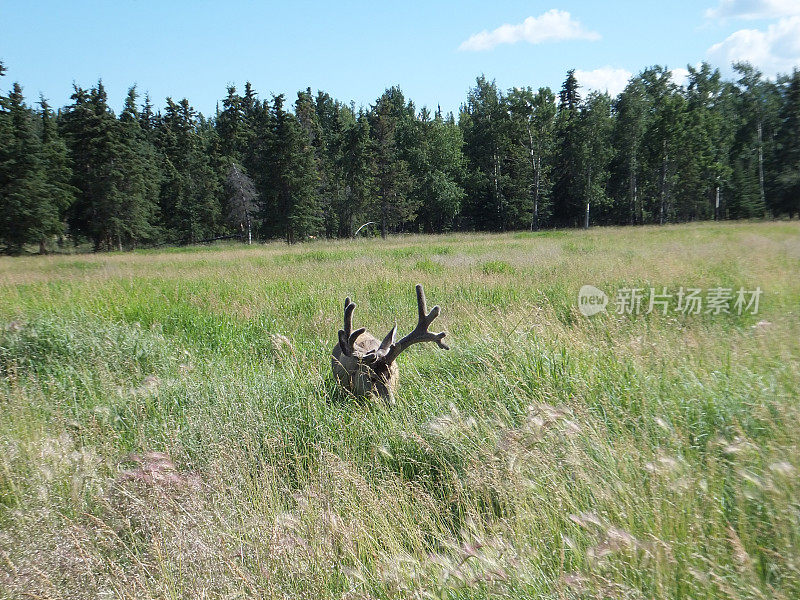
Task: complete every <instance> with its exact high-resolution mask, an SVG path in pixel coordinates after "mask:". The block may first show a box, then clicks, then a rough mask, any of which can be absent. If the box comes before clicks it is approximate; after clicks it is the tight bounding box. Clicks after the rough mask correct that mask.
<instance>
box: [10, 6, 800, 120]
mask: <svg viewBox="0 0 800 600" xmlns="http://www.w3.org/2000/svg"><path fill="white" fill-rule="evenodd" d="M526 19H527V21H526ZM704 59H705V60H709V61H711V62H712V63H714V64H717V65H719V66H720V67H724V66H725V65H726V64H727V63H728V61H730V60H732V59H749V60H750V61H751V62H753V63H755V64H756V65H757V66H759V67H760V68H761V69H762V70H763V71H764V72H765V73H767V74H768V75H774V73H776V72H787V71H790V70H791V68H792V67H793V66H800V1H799V0H701V1H700V2H698V1H684V0H677V1H671V2H663V3H656V2H647V1H641V0H640V1H624V2H597V1H594V2H591V1H583V2H579V1H572V2H570V1H559V0H551V1H548V2H531V1H527V2H516V1H510V2H491V1H490V0H482V1H480V2H473V1H469V2H454V1H448V2H412V1H407V2H385V3H382V2H347V1H337V2H299V1H298V2H291V3H289V2H281V3H277V2H276V3H272V2H254V1H250V2H245V1H239V0H229V1H227V2H219V1H218V2H200V1H198V2H183V1H179V0H166V1H163V0H162V1H161V2H151V1H147V0H137V1H132V0H116V1H107V2H100V1H94V2H88V1H81V0H73V1H71V2H64V1H63V0H62V1H58V2H57V1H36V0H29V1H25V2H18V1H10V0H0V60H2V61H3V62H4V63H5V65H6V67H7V68H8V73H7V77H6V78H4V80H3V81H2V82H1V83H0V88H2V89H4V90H5V89H8V88H9V87H10V85H11V82H13V81H20V82H21V83H22V84H23V86H24V90H25V94H26V96H27V98H28V99H29V101H30V102H32V101H35V100H36V99H38V95H39V93H42V94H44V96H45V97H46V98H48V99H49V100H50V102H51V104H53V105H55V106H62V105H64V104H66V103H68V102H69V95H70V93H71V88H72V83H73V81H74V82H75V83H77V84H78V85H81V86H84V87H88V86H91V85H92V84H94V83H95V82H96V81H97V79H98V78H102V79H103V82H104V83H105V85H106V88H107V89H108V92H109V96H110V100H111V104H112V106H114V107H115V108H119V107H120V106H121V104H122V101H123V99H124V96H125V93H126V90H127V88H128V87H129V86H130V85H132V84H134V83H136V84H137V86H138V89H139V90H140V92H142V93H143V92H145V91H149V92H150V94H151V96H152V98H153V99H154V103H155V104H156V105H157V106H163V104H164V102H163V100H164V98H165V97H166V96H172V97H173V98H175V99H180V98H182V97H184V96H185V97H187V98H188V99H189V101H190V102H191V103H192V104H193V105H194V106H195V107H196V108H197V109H198V110H200V111H202V112H203V113H205V114H210V113H213V111H214V107H215V105H216V102H217V101H218V100H219V99H221V98H222V97H224V95H225V88H226V86H227V85H228V84H231V83H233V84H236V85H237V86H239V87H242V86H243V85H244V82H245V81H247V80H249V81H251V82H252V83H253V85H254V87H255V89H256V90H257V91H258V92H259V94H260V96H261V97H268V96H269V94H270V93H272V92H274V93H285V94H286V95H287V97H288V98H289V100H290V101H293V100H294V98H295V97H296V92H297V91H298V90H299V89H304V88H306V87H307V86H310V87H311V88H312V89H313V90H317V89H322V90H325V91H327V92H329V93H330V94H331V95H333V96H334V97H336V98H338V99H340V100H343V101H348V102H349V101H351V100H352V101H355V103H356V104H357V105H365V106H366V105H368V104H370V103H372V102H374V100H375V98H376V97H377V96H379V95H380V93H381V92H382V91H383V90H384V89H385V88H386V87H388V86H391V85H395V84H397V85H400V86H401V88H402V89H403V91H404V92H405V94H406V96H407V97H409V98H411V99H413V100H414V101H415V103H416V104H417V106H418V107H421V106H422V105H427V106H428V107H430V108H435V106H436V105H437V103H439V104H441V106H442V108H443V109H444V110H446V111H449V110H454V111H455V110H457V109H458V106H459V105H460V103H461V102H463V100H464V99H465V97H466V94H467V91H468V89H469V88H470V86H471V85H472V84H473V83H474V80H475V77H476V76H477V75H479V74H481V73H485V74H486V75H487V76H488V77H489V78H494V79H496V80H497V83H498V85H499V86H500V87H501V88H503V89H506V88H509V87H512V86H523V85H530V86H533V87H538V86H542V85H549V86H551V87H552V88H554V89H558V87H559V86H560V85H561V82H562V81H563V79H564V75H565V73H566V71H567V69H570V68H575V69H577V70H578V76H579V80H580V81H581V82H582V84H583V85H584V86H589V87H594V88H599V89H605V88H608V89H609V91H610V92H612V93H616V92H617V91H619V88H620V87H621V86H622V85H624V81H625V79H626V78H627V77H628V76H629V75H630V73H636V72H638V71H639V70H641V69H642V68H643V67H646V66H648V65H653V64H663V65H667V66H668V67H670V68H672V69H677V71H676V73H675V75H676V78H678V79H680V77H681V74H682V71H681V69H685V67H686V65H687V64H689V63H691V64H696V63H698V62H699V61H701V60H704Z"/></svg>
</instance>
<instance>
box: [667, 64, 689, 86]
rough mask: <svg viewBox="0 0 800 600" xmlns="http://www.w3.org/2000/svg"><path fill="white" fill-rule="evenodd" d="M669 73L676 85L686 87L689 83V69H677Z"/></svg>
mask: <svg viewBox="0 0 800 600" xmlns="http://www.w3.org/2000/svg"><path fill="white" fill-rule="evenodd" d="M669 73H670V76H671V79H672V82H673V83H674V84H675V85H682V86H685V85H686V84H687V83H689V69H683V68H681V67H678V68H677V69H672V70H671V71H670V72H669Z"/></svg>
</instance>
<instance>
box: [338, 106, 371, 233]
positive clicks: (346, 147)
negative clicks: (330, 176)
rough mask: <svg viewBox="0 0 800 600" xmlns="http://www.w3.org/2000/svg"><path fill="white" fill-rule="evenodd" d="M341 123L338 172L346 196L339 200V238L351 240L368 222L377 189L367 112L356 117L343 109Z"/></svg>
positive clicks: (350, 111)
mask: <svg viewBox="0 0 800 600" xmlns="http://www.w3.org/2000/svg"><path fill="white" fill-rule="evenodd" d="M339 121H340V127H341V130H342V134H341V150H340V152H339V154H338V162H337V169H338V171H339V173H340V176H341V178H342V183H343V193H342V194H341V195H339V196H337V202H336V212H337V214H338V222H339V235H340V236H343V237H350V236H351V235H353V234H354V233H355V228H356V227H358V226H359V225H361V224H362V223H361V222H363V221H364V220H365V219H366V218H367V210H368V207H369V203H370V200H371V198H372V193H373V189H374V185H375V183H374V173H373V166H372V152H371V136H370V125H369V118H368V116H367V113H366V112H364V111H363V110H361V111H359V112H358V114H357V115H356V114H354V113H353V110H352V108H343V109H342V110H341V111H340V112H339ZM356 220H358V221H359V223H356V222H355V221H356Z"/></svg>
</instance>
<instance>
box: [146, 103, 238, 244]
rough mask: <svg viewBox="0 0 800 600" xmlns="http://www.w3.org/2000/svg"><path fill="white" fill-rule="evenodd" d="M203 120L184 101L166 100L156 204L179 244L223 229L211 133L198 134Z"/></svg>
mask: <svg viewBox="0 0 800 600" xmlns="http://www.w3.org/2000/svg"><path fill="white" fill-rule="evenodd" d="M201 117H202V115H201ZM202 122H203V120H202V118H201V119H199V120H198V115H197V113H196V112H195V110H194V109H193V108H192V107H191V105H190V104H189V101H188V100H186V99H185V98H184V99H183V100H181V101H180V102H179V103H175V102H174V101H173V100H172V99H171V98H167V107H166V109H165V112H164V117H163V119H161V121H160V123H159V126H158V136H157V138H158V145H159V147H160V149H161V152H162V153H163V156H164V164H163V167H162V169H163V178H162V184H161V193H160V202H159V204H160V207H161V213H162V215H164V224H165V226H166V227H167V229H168V231H169V233H170V236H171V237H172V239H173V240H174V241H178V242H181V243H191V242H197V241H200V240H203V239H209V238H213V237H215V236H218V235H219V234H220V232H221V230H222V218H221V215H222V197H223V193H222V188H221V180H222V179H221V177H220V173H219V172H218V170H217V169H216V168H215V166H216V167H219V165H212V162H211V158H212V149H213V148H212V146H213V137H212V132H211V130H210V129H209V130H208V131H206V136H205V137H204V136H202V135H201V134H200V128H201V123H202Z"/></svg>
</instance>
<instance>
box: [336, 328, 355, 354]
mask: <svg viewBox="0 0 800 600" xmlns="http://www.w3.org/2000/svg"><path fill="white" fill-rule="evenodd" d="M339 349H340V350H341V351H342V354H344V355H345V356H351V355H352V354H353V353H352V351H351V350H350V344H348V343H347V336H346V335H345V333H344V331H342V330H341V329H340V330H339Z"/></svg>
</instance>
